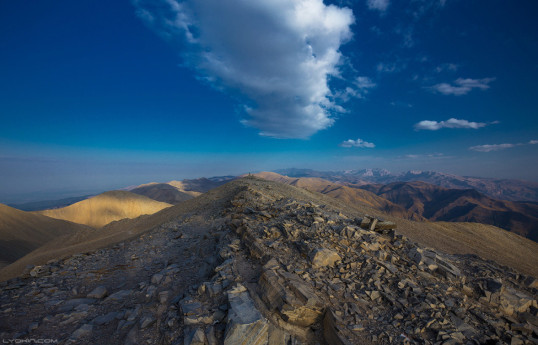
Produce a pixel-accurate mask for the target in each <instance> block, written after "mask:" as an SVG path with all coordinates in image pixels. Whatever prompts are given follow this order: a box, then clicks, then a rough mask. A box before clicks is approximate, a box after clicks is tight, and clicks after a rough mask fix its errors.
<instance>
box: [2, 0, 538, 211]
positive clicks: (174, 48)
mask: <svg viewBox="0 0 538 345" xmlns="http://www.w3.org/2000/svg"><path fill="white" fill-rule="evenodd" d="M328 3H329V2H327V1H325V4H328ZM332 3H335V4H337V5H340V6H348V7H350V8H351V9H352V10H353V14H354V16H355V24H353V25H352V26H351V30H352V32H353V38H352V40H351V41H350V42H348V43H347V44H345V45H343V46H342V47H341V48H340V50H341V52H342V53H343V55H344V56H345V57H346V63H345V64H343V65H342V66H341V70H342V77H343V78H344V79H350V78H352V77H354V76H357V75H360V76H366V77H368V78H370V79H371V81H372V82H373V83H375V84H376V87H375V88H372V89H369V92H368V93H367V94H366V95H365V97H364V98H361V99H357V98H352V99H351V100H349V101H348V102H347V103H345V104H342V105H343V106H344V108H346V109H347V110H348V112H347V113H343V114H335V119H336V121H335V123H334V125H333V126H331V127H329V128H327V129H324V130H321V131H319V132H317V133H315V134H314V135H312V136H311V137H310V138H308V139H275V138H271V137H264V136H260V135H259V134H258V132H259V131H258V130H257V129H256V128H252V127H247V126H245V125H243V124H241V123H240V121H241V120H242V119H244V118H245V117H246V115H245V113H244V112H243V110H242V107H241V99H240V97H238V95H237V94H236V93H235V91H233V90H217V88H215V87H214V86H212V85H211V84H210V83H209V82H207V81H203V80H201V78H200V73H199V71H198V72H197V71H195V70H193V69H192V68H189V67H184V63H185V61H183V58H182V50H183V49H184V48H185V49H186V47H185V46H184V43H178V42H174V43H170V42H166V41H165V40H163V39H162V38H161V37H159V36H158V35H157V34H156V33H155V32H154V31H152V30H150V29H149V28H148V27H146V25H145V24H144V22H143V21H142V20H141V19H140V18H139V17H137V15H136V9H135V7H134V6H133V4H131V2H129V1H96V0H92V1H89V0H77V1H67V0H55V1H50V0H41V1H27V0H17V1H2V2H0V202H14V201H21V200H30V199H40V198H42V197H47V196H51V197H52V196H56V195H60V194H61V195H68V194H77V193H79V192H82V191H91V192H96V191H101V190H105V189H109V188H118V187H122V186H127V185H130V184H140V183H145V182H149V181H151V180H157V181H167V180H171V179H182V178H193V177H200V176H204V175H205V176H208V175H211V176H213V175H224V174H237V173H244V172H249V171H256V170H270V169H278V168H286V167H292V166H294V167H309V168H316V169H325V170H329V169H360V168H372V167H379V168H388V169H389V170H392V171H401V170H409V169H422V170H440V171H445V172H451V173H456V174H461V175H475V176H476V175H478V176H491V177H509V178H520V179H528V180H534V181H538V159H537V158H538V145H532V144H529V142H530V141H531V140H538V87H537V83H536V81H537V80H538V25H537V24H536V18H538V3H537V2H536V1H532V0H526V1H511V2H506V1H501V0H489V1H464V0H447V1H446V4H445V5H444V6H434V4H436V3H438V1H426V0H415V1H411V2H409V3H408V2H401V1H395V0H393V1H392V2H391V3H390V5H389V7H388V8H387V10H386V11H385V12H384V13H382V12H380V11H376V10H371V9H368V7H367V6H366V1H363V0H360V1H359V0H356V1H355V0H354V1H333V2H332ZM420 7H423V8H425V11H424V12H423V13H418V12H417V11H418V10H419V9H420ZM380 64H384V65H385V66H390V67H391V68H392V69H393V70H392V71H390V72H386V71H382V70H381V68H380ZM449 64H452V65H455V66H457V68H455V70H454V69H453V70H451V69H450V68H448V67H447V66H449ZM351 65H352V66H353V68H354V69H355V71H352V70H351V68H350V67H349V66H351ZM458 78H464V79H465V78H470V79H476V80H479V79H483V78H495V80H494V81H492V82H490V83H489V88H488V89H486V90H480V89H472V90H471V91H470V92H468V93H467V94H465V95H460V96H455V95H443V94H440V93H438V92H433V91H432V89H431V87H432V86H434V85H437V84H440V83H449V84H453V83H454V81H455V80H456V79H458ZM342 83H343V81H342V80H339V79H335V78H333V80H332V81H331V83H330V85H332V86H335V87H338V86H340V84H342ZM449 118H457V119H465V120H468V121H471V122H481V123H486V124H488V125H487V126H485V127H482V128H479V129H466V128H443V129H440V130H436V131H429V130H420V131H417V130H415V129H414V125H415V124H417V123H418V122H420V121H423V120H432V121H446V120H448V119H449ZM493 121H499V123H497V124H491V122H493ZM357 138H360V139H362V140H364V141H367V142H372V143H375V146H376V147H375V148H359V147H352V148H345V147H340V146H339V144H340V143H342V142H343V141H345V140H348V139H353V140H355V139H357ZM503 143H511V144H515V146H514V147H512V148H508V149H504V150H498V151H491V152H477V151H473V150H470V149H469V148H470V147H473V146H479V145H486V144H489V145H493V144H503ZM517 144H521V145H517Z"/></svg>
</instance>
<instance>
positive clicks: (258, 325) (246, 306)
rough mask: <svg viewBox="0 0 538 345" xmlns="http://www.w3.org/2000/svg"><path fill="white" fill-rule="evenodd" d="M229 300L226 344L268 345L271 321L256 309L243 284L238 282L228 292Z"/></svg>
mask: <svg viewBox="0 0 538 345" xmlns="http://www.w3.org/2000/svg"><path fill="white" fill-rule="evenodd" d="M228 302H229V304H230V309H229V311H228V324H227V325H226V332H225V336H224V345H236V344H252V345H267V344H268V335H269V332H268V331H269V323H268V321H267V320H266V319H265V318H264V317H263V316H262V315H261V314H260V312H259V311H258V309H256V307H255V306H254V302H253V301H252V299H251V298H250V296H249V294H248V292H247V291H246V289H245V287H244V286H243V285H241V284H238V285H237V286H236V287H235V288H233V289H232V290H230V291H229V292H228Z"/></svg>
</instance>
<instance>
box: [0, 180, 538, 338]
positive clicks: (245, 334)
mask: <svg viewBox="0 0 538 345" xmlns="http://www.w3.org/2000/svg"><path fill="white" fill-rule="evenodd" d="M209 193H213V194H210V195H212V196H211V197H212V198H213V199H211V200H212V201H211V203H209V201H208V202H207V203H204V202H202V201H200V200H203V199H200V200H198V199H199V198H203V197H204V196H201V197H198V198H195V199H192V200H189V201H186V203H191V202H192V203H193V204H192V205H194V206H192V207H191V208H190V209H188V212H187V211H185V212H183V213H181V214H179V215H177V214H174V215H173V217H172V216H170V217H169V219H167V220H166V221H165V222H163V223H162V224H160V225H158V226H153V227H151V228H148V229H147V231H145V232H143V233H142V234H141V235H139V236H137V237H135V238H132V239H130V240H125V241H122V242H119V243H113V244H110V245H108V246H106V247H104V248H101V249H98V250H94V251H90V252H85V253H79V254H75V255H71V256H67V257H61V258H57V259H54V260H51V261H49V262H47V263H44V264H42V265H37V266H34V267H28V268H27V270H26V271H25V272H24V273H23V274H22V275H21V276H20V277H17V278H13V279H10V280H8V281H5V282H2V283H0V284H1V285H0V288H1V295H0V305H1V308H0V333H1V334H0V338H2V339H3V341H4V342H8V343H16V341H15V340H18V341H19V343H21V342H22V341H29V340H31V339H37V340H46V341H48V343H60V344H71V343H73V344H184V345H214V344H225V345H239V344H244V345H247V344H256V345H265V344H272V345H280V344H290V345H291V344H294V345H298V344H320V345H321V344H329V345H333V344H334V345H340V344H346V345H347V344H512V345H514V344H536V343H538V305H537V294H538V280H536V279H535V278H534V277H531V276H528V275H523V274H520V273H518V272H516V271H514V270H512V269H510V268H507V267H502V266H499V265H498V264H496V263H495V262H493V261H484V260H482V259H480V258H479V257H477V256H475V255H448V254H444V253H442V252H440V251H438V250H435V249H432V248H426V247H423V246H421V245H419V244H417V243H414V242H413V241H411V240H410V239H408V238H406V237H405V236H403V235H402V234H400V233H399V232H398V229H397V223H395V222H389V221H384V220H383V219H379V218H374V217H369V216H368V215H365V214H359V213H358V212H355V211H354V210H353V208H351V207H347V206H346V205H344V204H340V203H339V202H336V201H334V200H331V199H330V198H328V197H324V196H321V195H319V194H315V193H311V192H308V191H305V190H300V189H298V188H294V187H291V186H284V185H282V184H279V183H275V182H268V181H263V180H260V179H257V178H248V177H247V178H243V179H241V180H237V181H234V182H231V183H229V184H227V185H224V186H222V187H219V188H217V189H216V190H215V191H211V192H209ZM207 198H209V197H207ZM209 199H210V198H209ZM209 199H208V200H209ZM204 200H205V199H204ZM196 203H198V204H196ZM210 205H212V206H211V207H210ZM167 214H172V213H171V211H170V212H169V213H167ZM127 225H128V223H127ZM477 240H478V239H477Z"/></svg>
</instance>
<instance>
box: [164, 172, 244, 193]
mask: <svg viewBox="0 0 538 345" xmlns="http://www.w3.org/2000/svg"><path fill="white" fill-rule="evenodd" d="M233 179H234V177H223V178H215V179H213V178H212V179H208V178H205V177H202V178H197V179H194V180H182V181H170V182H167V184H169V185H171V186H173V187H175V188H177V190H179V191H180V192H183V193H186V194H189V195H192V196H198V195H200V194H203V193H205V192H208V191H210V190H211V189H213V188H217V187H219V186H222V185H223V184H225V183H227V182H230V181H231V180H233Z"/></svg>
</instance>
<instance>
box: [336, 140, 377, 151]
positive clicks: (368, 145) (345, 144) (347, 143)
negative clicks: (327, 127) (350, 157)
mask: <svg viewBox="0 0 538 345" xmlns="http://www.w3.org/2000/svg"><path fill="white" fill-rule="evenodd" d="M340 146H341V147H361V148H369V149H372V148H374V147H375V144H374V143H369V142H367V141H364V140H362V139H357V140H353V139H349V140H346V141H343V142H342V143H341V144H340Z"/></svg>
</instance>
